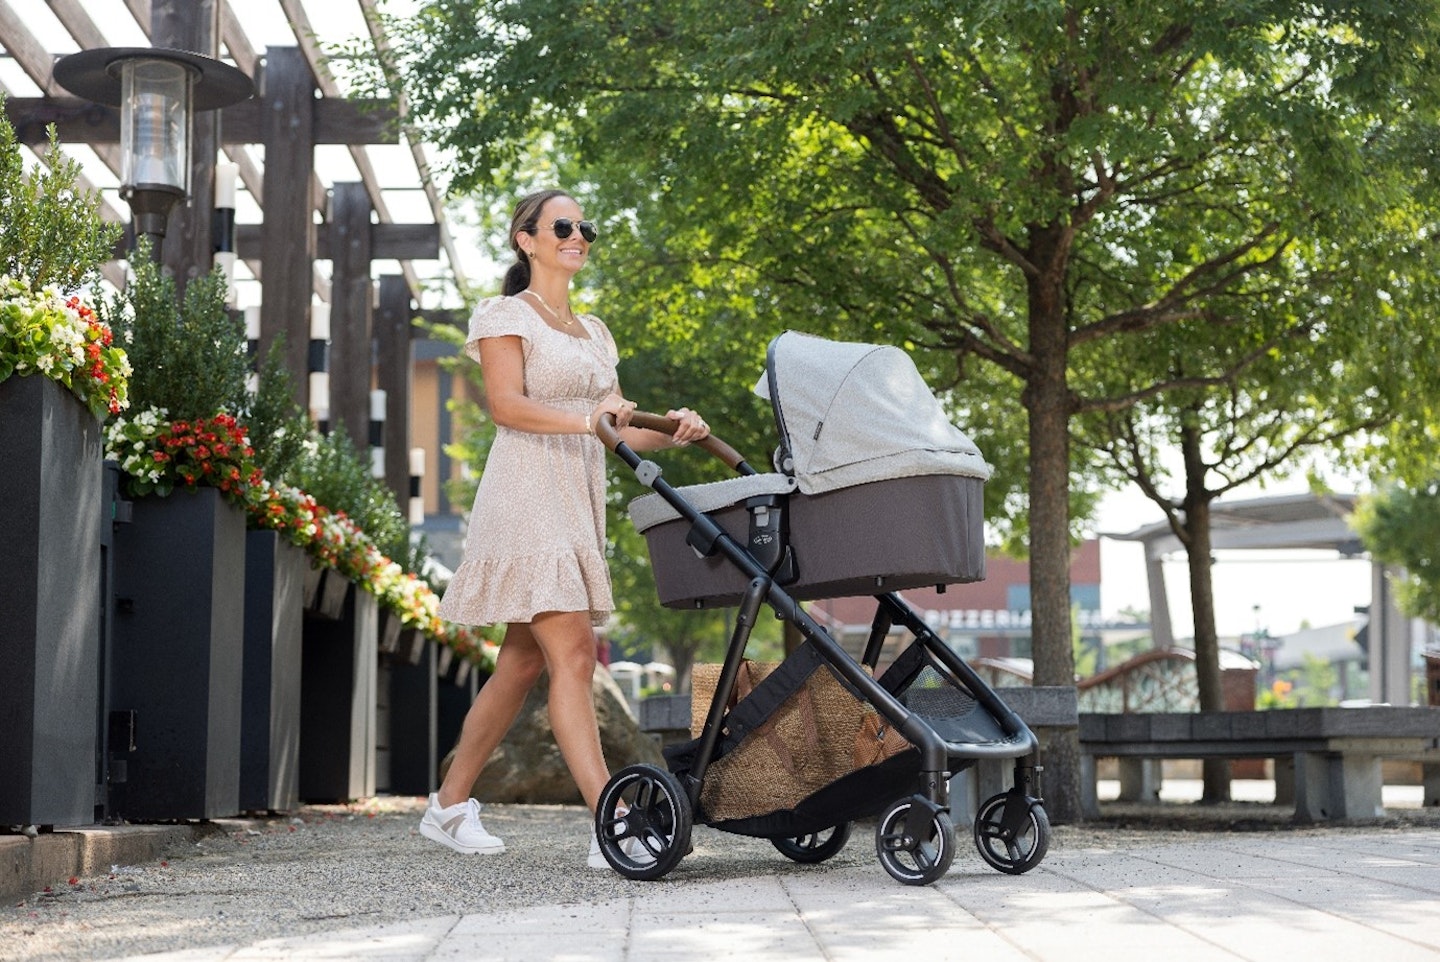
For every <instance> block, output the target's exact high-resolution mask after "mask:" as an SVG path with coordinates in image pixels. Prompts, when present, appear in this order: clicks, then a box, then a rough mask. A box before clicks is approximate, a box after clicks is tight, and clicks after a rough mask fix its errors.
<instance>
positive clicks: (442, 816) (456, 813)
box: [420, 794, 505, 855]
mask: <svg viewBox="0 0 1440 962" xmlns="http://www.w3.org/2000/svg"><path fill="white" fill-rule="evenodd" d="M420 834H421V835H424V836H425V837H426V838H428V839H430V840H431V841H435V842H439V843H440V844H441V845H447V846H449V847H450V848H453V849H454V850H455V851H457V852H461V853H463V854H465V855H498V854H499V853H500V852H503V851H505V843H504V842H502V841H500V840H499V839H498V838H496V837H495V836H494V835H491V834H490V833H489V832H487V831H485V826H483V825H481V824H480V803H479V802H477V801H475V799H473V798H467V799H465V801H463V802H461V803H460V804H458V805H451V806H448V807H446V808H441V807H440V800H439V798H438V797H437V796H436V795H433V794H432V795H431V796H430V804H429V805H426V806H425V816H424V817H423V818H422V819H420Z"/></svg>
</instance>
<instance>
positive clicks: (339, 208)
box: [330, 181, 375, 451]
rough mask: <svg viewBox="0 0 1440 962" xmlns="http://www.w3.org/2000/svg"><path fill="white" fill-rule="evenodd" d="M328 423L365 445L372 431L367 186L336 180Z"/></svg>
mask: <svg viewBox="0 0 1440 962" xmlns="http://www.w3.org/2000/svg"><path fill="white" fill-rule="evenodd" d="M330 212H331V220H330V248H331V250H330V254H331V257H330V263H331V265H332V268H333V269H332V270H331V272H330V423H331V424H332V425H341V424H343V425H344V426H345V432H346V433H347V434H348V435H350V440H351V441H353V442H354V443H355V446H356V447H357V448H359V449H360V450H362V451H363V450H365V448H366V446H367V444H368V443H369V441H368V438H369V436H370V368H371V364H372V350H373V348H372V345H371V343H370V340H371V338H370V330H371V326H372V319H373V312H374V304H375V284H374V281H372V280H371V277H370V261H371V253H370V252H371V244H370V228H371V223H370V217H371V215H372V214H373V213H374V208H373V207H371V206H370V197H369V195H368V194H367V193H366V191H365V185H364V184H362V183H359V182H357V181H352V182H349V183H344V184H336V185H335V189H334V192H333V194H332V196H331V199H330Z"/></svg>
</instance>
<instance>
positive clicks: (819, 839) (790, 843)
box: [770, 822, 850, 865]
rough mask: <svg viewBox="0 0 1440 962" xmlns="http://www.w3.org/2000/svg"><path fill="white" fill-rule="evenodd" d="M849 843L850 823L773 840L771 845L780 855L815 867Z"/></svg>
mask: <svg viewBox="0 0 1440 962" xmlns="http://www.w3.org/2000/svg"><path fill="white" fill-rule="evenodd" d="M848 841H850V823H849V822H841V823H840V824H839V825H836V826H835V827H834V828H827V829H823V830H821V831H819V832H811V833H810V834H809V835H796V836H795V837H793V838H772V839H771V840H770V844H771V845H774V846H775V848H776V849H778V850H779V851H780V854H781V855H784V856H785V857H786V858H788V859H791V860H793V861H796V862H803V863H805V864H807V865H813V864H815V863H816V862H823V861H825V860H826V859H827V858H829V857H830V856H832V855H834V854H835V853H836V852H839V851H840V850H841V849H842V848H844V847H845V843H846V842H848Z"/></svg>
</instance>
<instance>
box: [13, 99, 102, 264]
mask: <svg viewBox="0 0 1440 962" xmlns="http://www.w3.org/2000/svg"><path fill="white" fill-rule="evenodd" d="M0 102H3V97H0ZM49 159H50V165H49V166H48V167H47V166H46V165H44V164H41V165H38V166H37V167H36V168H35V170H34V171H32V172H31V173H30V175H29V176H27V175H26V173H25V162H24V160H23V159H22V158H21V156H20V145H19V143H18V142H17V141H16V139H15V128H13V127H12V126H10V121H9V120H8V119H7V118H6V117H5V115H4V113H3V112H0V210H3V211H4V212H5V213H4V216H3V217H0V274H6V275H8V276H10V277H13V278H15V279H17V280H19V281H21V282H23V283H24V284H26V285H27V286H28V287H29V288H30V289H31V290H39V289H40V288H42V287H44V286H46V285H54V286H55V287H58V288H59V289H60V290H62V291H66V292H70V291H73V290H75V289H76V288H78V287H80V286H82V285H84V284H87V283H91V282H94V281H95V280H98V278H99V273H100V265H101V264H103V263H105V261H107V260H109V259H110V257H111V254H112V252H113V251H114V249H115V241H116V239H117V238H118V237H119V236H120V231H121V228H120V225H118V224H109V223H106V222H105V221H103V220H101V219H100V195H99V194H98V193H93V192H89V191H81V190H78V189H77V188H76V184H77V183H78V182H79V181H80V177H81V174H80V164H79V162H77V161H76V160H75V159H74V158H71V157H67V156H65V154H64V153H63V152H62V151H61V150H60V147H59V144H58V143H57V141H56V140H55V129H54V127H51V128H50V150H49Z"/></svg>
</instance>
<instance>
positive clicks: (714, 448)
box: [595, 411, 745, 470]
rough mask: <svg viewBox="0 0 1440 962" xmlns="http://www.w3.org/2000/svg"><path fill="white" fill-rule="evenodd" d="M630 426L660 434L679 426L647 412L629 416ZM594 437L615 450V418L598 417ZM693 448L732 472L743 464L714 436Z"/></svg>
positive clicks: (618, 440) (737, 456) (730, 448)
mask: <svg viewBox="0 0 1440 962" xmlns="http://www.w3.org/2000/svg"><path fill="white" fill-rule="evenodd" d="M630 426H631V427H634V428H645V429H646V430H649V431H659V432H660V433H661V434H674V433H675V429H676V428H677V427H678V426H679V425H678V424H677V423H676V422H675V421H672V420H671V419H670V418H667V417H665V415H663V414H651V413H649V412H648V411H635V412H634V413H632V414H631V415H630ZM595 436H596V437H598V438H599V439H600V441H601V442H602V443H603V444H604V445H605V447H607V448H609V449H610V450H611V451H614V450H615V446H616V445H618V444H619V443H620V432H619V430H617V429H616V427H615V417H614V415H612V414H609V413H606V414H602V415H600V421H599V423H598V424H596V425H595ZM694 444H695V446H696V447H698V448H700V449H702V450H704V451H706V452H708V453H710V454H712V455H714V456H715V457H717V458H719V459H720V460H721V461H724V462H725V463H726V465H728V466H729V467H730V468H731V469H732V470H739V468H740V465H741V464H743V463H744V462H745V459H744V458H743V457H741V455H740V453H739V452H738V451H736V450H735V449H734V448H732V447H731V446H730V445H728V444H726V443H725V442H724V441H722V440H720V439H719V438H717V437H716V436H715V435H713V434H712V435H710V436H709V437H706V438H703V439H701V440H699V441H696V442H694Z"/></svg>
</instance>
